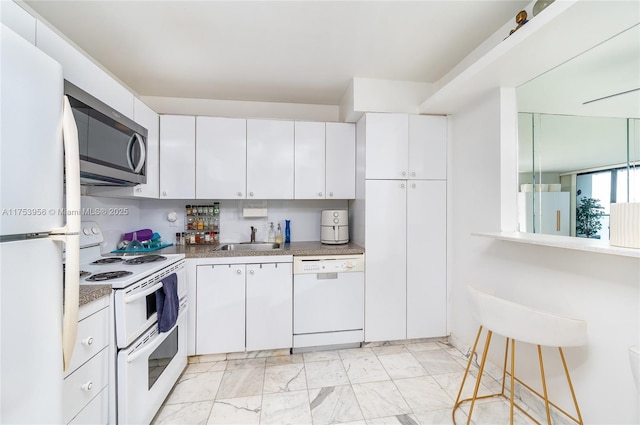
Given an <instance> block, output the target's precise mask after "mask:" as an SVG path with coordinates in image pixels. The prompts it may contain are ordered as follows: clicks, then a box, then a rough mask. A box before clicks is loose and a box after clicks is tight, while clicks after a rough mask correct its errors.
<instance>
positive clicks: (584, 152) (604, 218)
mask: <svg viewBox="0 0 640 425" xmlns="http://www.w3.org/2000/svg"><path fill="white" fill-rule="evenodd" d="M517 98H518V111H519V114H518V187H519V193H518V221H519V227H520V231H521V232H532V233H545V234H555V235H564V236H579V237H592V238H600V239H607V240H608V239H609V207H610V205H611V203H615V202H640V25H636V26H634V27H632V28H630V29H628V30H626V31H624V32H622V33H620V34H618V35H617V36H615V37H613V38H611V39H609V40H606V41H604V42H602V43H601V44H599V45H597V46H595V47H594V48H592V49H590V50H588V51H586V52H584V53H583V54H581V55H579V56H577V57H575V58H573V59H572V60H570V61H568V62H565V63H564V64H562V65H560V66H558V67H556V68H554V69H552V70H550V71H548V72H546V73H544V74H542V75H540V76H538V77H537V78H535V79H533V80H531V81H529V82H527V83H526V84H523V85H522V86H520V87H518V88H517Z"/></svg>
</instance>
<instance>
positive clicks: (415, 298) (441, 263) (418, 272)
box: [407, 180, 447, 338]
mask: <svg viewBox="0 0 640 425" xmlns="http://www.w3.org/2000/svg"><path fill="white" fill-rule="evenodd" d="M407 184H408V188H407V338H431V337H438V336H445V335H446V334H447V184H446V182H444V181H433V180H412V181H409V182H408V183H407Z"/></svg>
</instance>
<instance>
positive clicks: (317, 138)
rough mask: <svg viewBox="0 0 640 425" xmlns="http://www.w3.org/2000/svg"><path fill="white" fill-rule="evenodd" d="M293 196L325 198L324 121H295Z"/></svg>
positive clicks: (299, 197)
mask: <svg viewBox="0 0 640 425" xmlns="http://www.w3.org/2000/svg"><path fill="white" fill-rule="evenodd" d="M294 128H295V130H294V131H295V198H296V199H324V198H325V190H324V188H325V123H323V122H296V123H295V127H294Z"/></svg>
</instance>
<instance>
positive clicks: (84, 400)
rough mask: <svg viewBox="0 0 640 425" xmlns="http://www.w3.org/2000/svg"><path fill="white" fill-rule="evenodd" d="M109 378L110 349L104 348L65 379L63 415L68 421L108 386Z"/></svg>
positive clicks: (63, 385) (65, 420)
mask: <svg viewBox="0 0 640 425" xmlns="http://www.w3.org/2000/svg"><path fill="white" fill-rule="evenodd" d="M108 380H109V349H104V350H102V351H101V352H100V353H98V354H96V356H95V357H93V358H92V359H91V360H89V361H88V362H87V363H85V364H84V365H82V367H80V368H79V369H78V370H76V371H75V372H73V373H72V374H70V375H69V376H67V377H66V378H65V379H64V383H63V384H62V390H63V416H64V423H68V422H69V421H70V420H71V419H73V418H74V417H75V416H76V415H77V414H78V412H80V411H81V410H82V409H83V408H84V407H85V406H86V405H87V404H88V403H89V402H90V401H91V400H93V398H95V397H96V396H97V395H98V393H99V392H100V391H101V390H102V389H103V388H104V387H106V386H107V384H108Z"/></svg>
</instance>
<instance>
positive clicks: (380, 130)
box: [365, 113, 409, 180]
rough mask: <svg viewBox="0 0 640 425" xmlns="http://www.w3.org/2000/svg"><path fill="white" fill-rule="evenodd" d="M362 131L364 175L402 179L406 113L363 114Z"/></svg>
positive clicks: (405, 173)
mask: <svg viewBox="0 0 640 425" xmlns="http://www.w3.org/2000/svg"><path fill="white" fill-rule="evenodd" d="M365 132H366V136H365V137H366V141H367V142H366V143H367V144H366V152H365V155H366V166H367V168H366V171H365V173H366V174H365V178H367V179H385V180H395V179H406V178H407V176H408V146H407V140H408V137H409V121H408V116H407V114H377V113H376V114H367V115H366V122H365Z"/></svg>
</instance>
